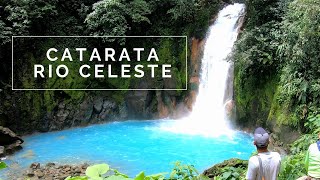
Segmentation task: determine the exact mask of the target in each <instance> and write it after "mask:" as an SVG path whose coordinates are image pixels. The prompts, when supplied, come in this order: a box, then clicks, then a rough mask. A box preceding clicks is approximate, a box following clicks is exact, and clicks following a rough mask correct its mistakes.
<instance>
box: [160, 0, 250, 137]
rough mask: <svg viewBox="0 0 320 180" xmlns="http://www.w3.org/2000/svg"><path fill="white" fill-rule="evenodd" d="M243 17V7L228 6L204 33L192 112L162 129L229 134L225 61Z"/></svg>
mask: <svg viewBox="0 0 320 180" xmlns="http://www.w3.org/2000/svg"><path fill="white" fill-rule="evenodd" d="M243 13H244V5H243V4H238V3H235V4H233V5H228V6H226V7H225V8H223V9H222V10H221V11H220V12H219V14H218V18H217V19H216V21H215V23H214V24H213V25H212V26H210V28H209V31H208V33H207V38H206V43H205V47H204V54H203V58H202V61H201V63H202V64H201V74H200V85H199V92H198V96H197V99H196V102H195V104H194V106H193V111H192V112H191V114H190V115H189V117H186V118H184V119H183V120H180V121H177V122H175V123H174V124H171V125H170V126H168V125H163V126H162V129H165V130H169V131H172V132H176V133H187V134H202V135H206V136H219V135H222V134H231V133H232V130H231V129H230V127H229V124H228V122H229V121H228V118H227V116H226V111H225V103H226V102H227V101H228V100H231V99H232V93H230V92H229V93H226V91H227V89H228V88H227V87H228V86H230V84H227V83H232V81H231V82H230V81H228V78H229V79H230V78H231V79H232V78H233V77H228V76H229V72H230V68H231V67H232V63H231V62H228V61H227V60H226V58H227V57H228V55H229V54H230V53H231V51H232V47H233V44H234V42H235V41H236V39H237V35H238V30H239V25H238V23H237V22H238V20H239V18H240V16H241V15H242V14H243ZM231 86H232V84H231ZM229 89H230V88H229ZM231 89H232V88H231Z"/></svg>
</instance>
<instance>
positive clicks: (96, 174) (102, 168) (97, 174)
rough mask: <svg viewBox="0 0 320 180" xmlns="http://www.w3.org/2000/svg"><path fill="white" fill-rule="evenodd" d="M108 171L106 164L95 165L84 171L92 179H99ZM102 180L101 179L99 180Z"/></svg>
mask: <svg viewBox="0 0 320 180" xmlns="http://www.w3.org/2000/svg"><path fill="white" fill-rule="evenodd" d="M109 170H110V168H109V165H107V164H97V165H93V166H89V167H88V168H87V170H86V175H87V176H88V177H89V178H92V179H99V178H101V177H102V176H103V175H104V174H106V173H107V172H108V171H109ZM101 179H102V178H101Z"/></svg>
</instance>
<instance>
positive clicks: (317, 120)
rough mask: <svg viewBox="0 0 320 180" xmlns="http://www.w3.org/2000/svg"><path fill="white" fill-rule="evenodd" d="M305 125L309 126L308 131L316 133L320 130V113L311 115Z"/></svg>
mask: <svg viewBox="0 0 320 180" xmlns="http://www.w3.org/2000/svg"><path fill="white" fill-rule="evenodd" d="M304 127H305V128H307V132H310V133H313V134H316V133H318V132H320V114H317V115H313V114H312V115H309V116H308V119H307V122H305V124H304Z"/></svg>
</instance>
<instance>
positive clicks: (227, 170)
mask: <svg viewBox="0 0 320 180" xmlns="http://www.w3.org/2000/svg"><path fill="white" fill-rule="evenodd" d="M245 172H246V169H244V168H241V167H238V168H235V167H229V166H227V167H224V168H223V169H222V174H221V175H220V176H217V177H216V179H217V180H236V179H245V178H244V176H245Z"/></svg>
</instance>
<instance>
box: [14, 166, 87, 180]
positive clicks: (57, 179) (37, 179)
mask: <svg viewBox="0 0 320 180" xmlns="http://www.w3.org/2000/svg"><path fill="white" fill-rule="evenodd" d="M88 166H89V164H87V163H84V164H79V165H58V164H55V163H47V164H45V165H41V164H40V163H32V164H31V165H30V167H29V168H28V169H27V170H25V171H24V172H23V173H22V174H20V175H19V174H8V179H16V180H25V179H30V180H64V179H66V178H67V177H68V176H84V175H85V173H86V169H87V167H88Z"/></svg>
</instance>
